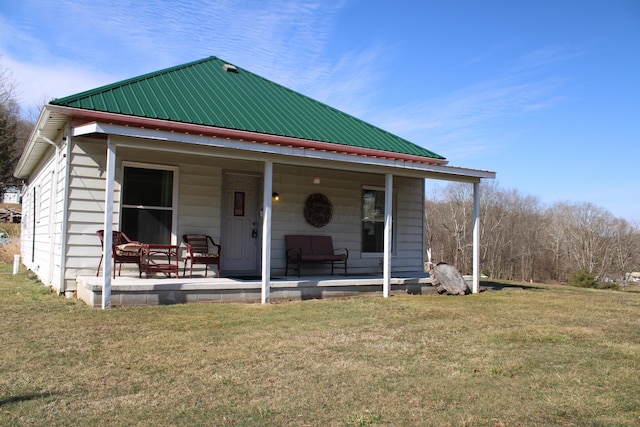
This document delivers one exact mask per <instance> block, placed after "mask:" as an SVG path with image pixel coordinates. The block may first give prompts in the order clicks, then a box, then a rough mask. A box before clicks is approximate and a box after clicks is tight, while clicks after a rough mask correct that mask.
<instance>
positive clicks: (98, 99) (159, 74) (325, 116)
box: [51, 56, 444, 159]
mask: <svg viewBox="0 0 640 427" xmlns="http://www.w3.org/2000/svg"><path fill="white" fill-rule="evenodd" d="M225 65H231V64H228V63H227V62H225V61H223V60H221V59H219V58H216V57H213V56H212V57H209V58H205V59H202V60H199V61H194V62H190V63H187V64H184V65H179V66H175V67H171V68H167V69H165V70H160V71H156V72H153V73H150V74H145V75H142V76H139V77H134V78H131V79H128V80H123V81H121V82H117V83H113V84H110V85H107V86H102V87H99V88H96V89H92V90H89V91H85V92H82V93H79V94H76V95H71V96H67V97H64V98H59V99H55V100H53V101H51V104H53V105H61V106H67V107H75V108H81V109H86V110H94V111H102V112H108V113H116V114H125V115H130V116H136V117H146V118H155V119H163V120H170V121H175V122H182V123H191V124H197V125H205V126H215V127H220V128H227V129H234V130H241V131H250V132H258V133H263V134H269V135H279V136H287V137H293V138H301V139H306V140H311V141H320V142H329V143H335V144H342V145H346V146H351V147H358V148H368V149H375V150H382V151H389V152H393V153H402V154H410V155H415V156H420V157H427V158H431V159H444V157H442V156H440V155H438V154H436V153H434V152H432V151H429V150H427V149H425V148H423V147H420V146H418V145H416V144H413V143H412V142H409V141H407V140H406V139H403V138H400V137H398V136H396V135H393V134H391V133H389V132H387V131H385V130H382V129H380V128H378V127H375V126H373V125H371V124H369V123H366V122H364V121H362V120H360V119H357V118H355V117H353V116H350V115H348V114H345V113H343V112H341V111H339V110H336V109H335V108H332V107H329V106H327V105H325V104H323V103H321V102H318V101H316V100H314V99H311V98H309V97H307V96H304V95H302V94H300V93H297V92H294V91H292V90H290V89H287V88H285V87H284V86H281V85H279V84H277V83H274V82H272V81H269V80H267V79H264V78H262V77H260V76H258V75H256V74H253V73H251V72H249V71H246V70H244V69H242V68H240V67H235V66H233V68H232V70H231V71H229V70H228V69H227V68H228V66H227V67H225ZM233 69H235V70H233Z"/></svg>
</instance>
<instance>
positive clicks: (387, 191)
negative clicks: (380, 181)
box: [382, 173, 393, 298]
mask: <svg viewBox="0 0 640 427" xmlns="http://www.w3.org/2000/svg"><path fill="white" fill-rule="evenodd" d="M392 226H393V175H392V174H390V173H388V174H387V175H386V176H385V187H384V259H383V262H382V296H383V297H385V298H389V296H390V294H391V238H392V235H391V230H392Z"/></svg>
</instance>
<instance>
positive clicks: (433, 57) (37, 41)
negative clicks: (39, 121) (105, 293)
mask: <svg viewBox="0 0 640 427" xmlns="http://www.w3.org/2000/svg"><path fill="white" fill-rule="evenodd" d="M0 55H1V57H0V62H1V64H2V66H4V67H5V68H9V69H10V70H12V72H13V76H14V79H15V82H16V84H17V95H18V98H19V100H20V102H21V104H22V106H23V108H24V111H29V110H31V111H33V110H34V108H35V107H36V106H38V105H41V104H43V103H44V102H46V101H48V100H49V99H51V98H56V97H62V96H66V95H70V94H73V93H77V92H80V91H83V90H86V89H90V88H93V87H97V86H100V85H103V84H108V83H112V82H115V81H118V80H122V79H125V78H129V77H134V76H137V75H140V74H143V73H147V72H151V71H155V70H158V69H161V68H165V67H169V66H173V65H178V64H182V63H185V62H188V61H192V60H196V59H200V58H204V57H207V56H211V55H213V56H217V57H220V58H222V59H225V60H226V61H229V62H231V63H234V64H236V65H238V66H240V67H243V68H246V69H248V70H250V71H252V72H255V73H257V74H260V75H262V76H264V77H266V78H268V79H270V80H273V81H276V82H278V83H280V84H283V85H285V86H288V87H290V88H292V89H294V90H296V91H299V92H302V93H304V94H305V95H308V96H311V97H313V98H316V99H318V100H321V101H323V102H325V103H327V104H329V105H332V106H334V107H336V108H338V109H341V110H343V111H345V112H347V113H349V114H352V115H354V116H357V117H359V118H362V119H364V120H365V121H368V122H370V123H372V124H374V125H376V126H379V127H382V128H384V129H386V130H388V131H391V132H393V133H395V134H397V135H400V136H402V137H405V138H407V139H409V140H410V141H412V142H414V143H417V144H419V145H422V146H424V147H426V148H428V149H430V150H433V151H435V152H437V153H438V154H441V155H443V156H445V157H447V159H448V160H449V161H450V165H453V166H462V167H470V168H474V169H484V170H493V171H496V172H497V181H498V183H499V185H500V186H501V187H502V188H506V189H512V188H515V189H517V190H518V191H519V192H520V193H521V194H523V195H532V196H536V197H538V198H540V200H541V201H542V203H544V204H545V205H550V204H552V203H554V202H557V201H567V202H590V203H593V204H595V205H597V206H599V207H602V208H604V209H607V210H609V211H610V212H611V213H612V214H613V215H615V216H617V217H622V218H625V219H628V220H630V221H633V222H636V223H638V224H640V198H639V193H640V1H638V0H575V1H574V0H551V1H548V0H483V1H476V0H447V1H445V0H438V1H432V0H424V1H417V0H394V1H383V0H335V1H334V0H308V1H303V0H299V1H275V0H255V1H253V0H251V1H232V0H200V1H192V0H186V1H171V0H165V1H161V0H147V1H141V2H137V1H132V0H109V1H100V0H57V1H51V0H21V1H20V2H17V1H15V2H14V1H3V2H1V3H0Z"/></svg>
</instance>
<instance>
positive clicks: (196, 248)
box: [182, 234, 222, 277]
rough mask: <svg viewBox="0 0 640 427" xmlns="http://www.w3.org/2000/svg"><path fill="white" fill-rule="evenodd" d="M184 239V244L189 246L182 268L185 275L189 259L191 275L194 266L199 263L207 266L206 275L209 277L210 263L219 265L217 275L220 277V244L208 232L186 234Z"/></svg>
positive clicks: (191, 274)
mask: <svg viewBox="0 0 640 427" xmlns="http://www.w3.org/2000/svg"><path fill="white" fill-rule="evenodd" d="M182 240H184V244H185V245H186V246H187V253H186V256H185V258H184V268H183V270H182V275H183V276H186V273H187V261H189V262H190V265H191V269H190V270H189V277H193V266H194V265H198V264H200V265H204V266H205V267H204V277H207V272H208V269H209V266H210V265H215V266H217V267H218V276H217V277H220V253H221V250H222V248H221V246H220V245H218V244H217V243H216V242H214V241H213V239H212V238H211V237H209V236H207V235H206V234H185V235H183V236H182Z"/></svg>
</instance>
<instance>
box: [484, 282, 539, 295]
mask: <svg viewBox="0 0 640 427" xmlns="http://www.w3.org/2000/svg"><path fill="white" fill-rule="evenodd" d="M506 289H513V290H531V289H541V288H540V287H539V286H536V284H535V283H533V284H529V283H510V282H497V281H493V280H481V281H480V292H482V291H501V290H506Z"/></svg>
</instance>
